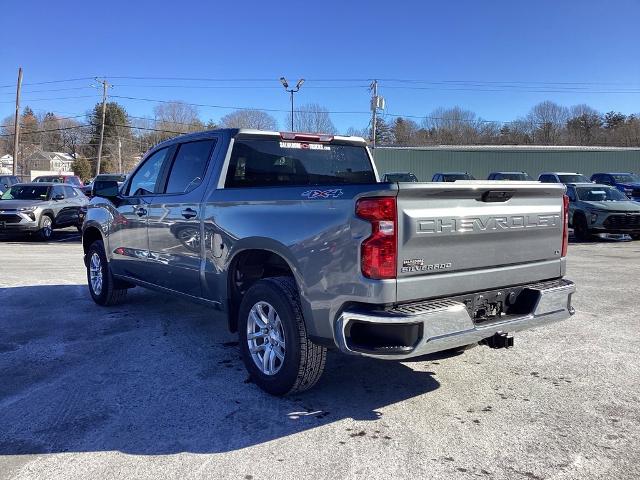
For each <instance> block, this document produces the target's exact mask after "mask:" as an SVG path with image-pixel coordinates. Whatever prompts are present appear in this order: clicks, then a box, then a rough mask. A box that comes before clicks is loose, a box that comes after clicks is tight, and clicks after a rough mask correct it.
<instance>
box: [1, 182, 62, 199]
mask: <svg viewBox="0 0 640 480" xmlns="http://www.w3.org/2000/svg"><path fill="white" fill-rule="evenodd" d="M50 189H51V187H50V186H48V185H43V186H39V185H14V186H13V187H11V188H10V189H9V190H7V191H6V192H4V194H2V197H0V198H1V199H2V200H46V199H47V198H48V197H49V190H50Z"/></svg>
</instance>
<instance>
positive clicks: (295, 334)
mask: <svg viewBox="0 0 640 480" xmlns="http://www.w3.org/2000/svg"><path fill="white" fill-rule="evenodd" d="M238 331H239V337H240V350H241V352H242V359H243V361H244V364H245V367H246V368H247V370H248V371H249V374H250V375H251V378H252V379H253V381H254V382H255V383H256V384H257V385H258V386H259V387H260V388H262V389H263V390H265V391H266V392H268V393H270V394H272V395H286V394H288V393H294V392H301V391H303V390H307V389H309V388H311V387H313V386H314V385H315V384H316V383H317V381H318V380H319V379H320V376H321V375H322V372H323V370H324V364H325V360H326V355H327V350H326V348H324V347H322V346H320V345H316V344H314V343H312V342H311V341H310V340H309V339H308V338H307V331H306V327H305V324H304V320H303V317H302V307H301V306H300V297H299V295H298V291H297V289H296V285H295V282H294V281H293V279H292V278H290V277H274V278H267V279H264V280H260V281H258V282H256V283H255V284H253V285H252V286H251V287H250V288H249V290H247V293H246V294H245V295H244V297H243V298H242V302H241V303H240V308H239V317H238Z"/></svg>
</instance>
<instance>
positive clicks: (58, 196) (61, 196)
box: [53, 193, 64, 200]
mask: <svg viewBox="0 0 640 480" xmlns="http://www.w3.org/2000/svg"><path fill="white" fill-rule="evenodd" d="M53 199H54V200H64V195H63V194H61V193H59V194H57V195H54V196H53Z"/></svg>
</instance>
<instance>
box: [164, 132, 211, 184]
mask: <svg viewBox="0 0 640 480" xmlns="http://www.w3.org/2000/svg"><path fill="white" fill-rule="evenodd" d="M214 145H215V140H202V141H199V142H189V143H183V144H181V145H180V146H179V147H178V153H176V157H175V158H176V159H175V160H174V162H173V166H172V167H171V172H170V173H169V180H168V181H167V188H166V190H165V193H187V192H190V191H191V190H193V189H194V188H196V187H197V186H198V185H200V184H201V183H202V179H203V178H204V174H205V170H206V169H207V163H208V162H209V157H210V156H211V151H212V150H213V147H214Z"/></svg>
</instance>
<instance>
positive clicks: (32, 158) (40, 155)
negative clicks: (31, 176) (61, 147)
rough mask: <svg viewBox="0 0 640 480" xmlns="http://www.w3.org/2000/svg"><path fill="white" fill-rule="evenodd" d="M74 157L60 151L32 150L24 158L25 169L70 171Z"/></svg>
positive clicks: (29, 170) (28, 170)
mask: <svg viewBox="0 0 640 480" xmlns="http://www.w3.org/2000/svg"><path fill="white" fill-rule="evenodd" d="M73 161H74V158H73V157H72V156H71V155H69V154H68V153H62V152H34V153H32V154H31V155H29V156H28V157H27V158H25V159H24V164H25V170H26V171H27V172H31V171H32V170H39V171H48V172H58V173H64V172H72V171H73Z"/></svg>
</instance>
